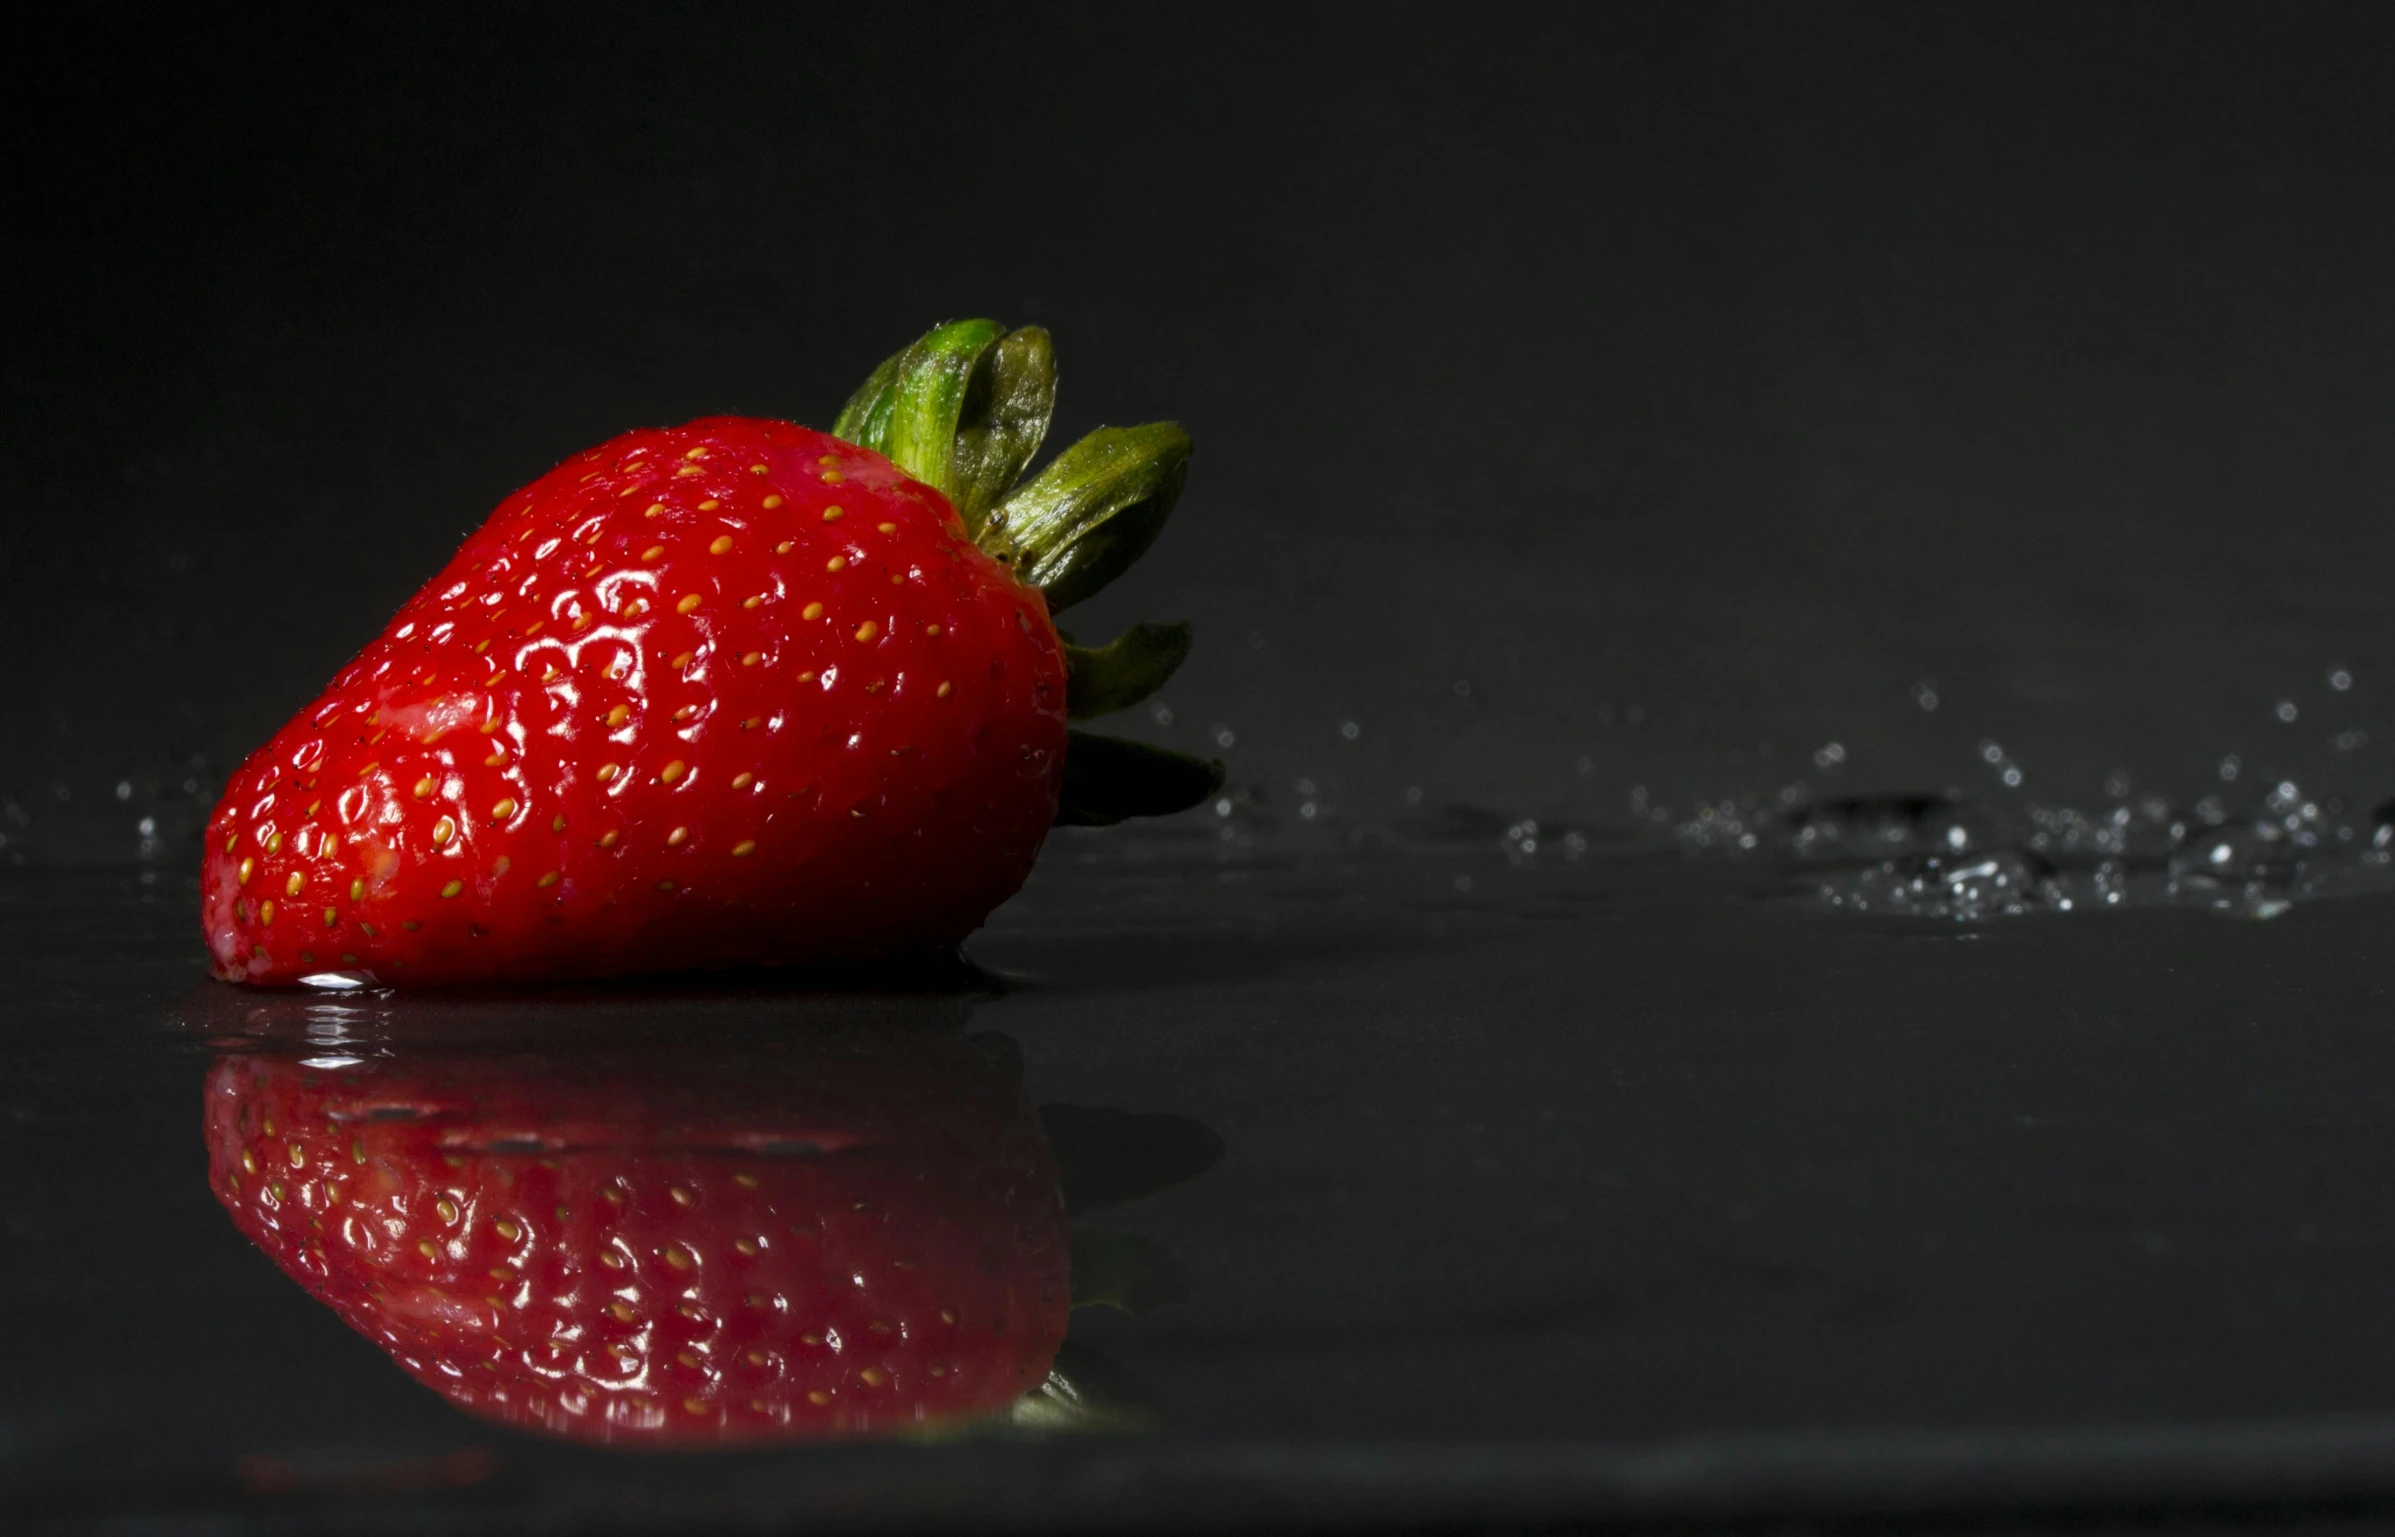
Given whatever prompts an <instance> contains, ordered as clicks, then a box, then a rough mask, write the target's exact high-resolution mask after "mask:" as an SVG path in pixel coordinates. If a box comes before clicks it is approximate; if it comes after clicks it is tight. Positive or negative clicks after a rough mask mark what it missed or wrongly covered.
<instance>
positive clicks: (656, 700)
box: [201, 322, 1220, 985]
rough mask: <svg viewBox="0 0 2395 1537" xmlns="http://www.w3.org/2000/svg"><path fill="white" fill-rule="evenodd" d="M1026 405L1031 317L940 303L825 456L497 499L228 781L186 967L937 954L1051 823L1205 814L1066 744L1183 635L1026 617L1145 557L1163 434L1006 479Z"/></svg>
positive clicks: (627, 450)
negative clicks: (948, 313)
mask: <svg viewBox="0 0 2395 1537" xmlns="http://www.w3.org/2000/svg"><path fill="white" fill-rule="evenodd" d="M1053 394H1054V363H1053V356H1052V353H1051V352H1050V350H1049V348H1048V345H1047V340H1046V337H1045V334H1044V333H1040V332H1037V331H1035V330H1022V331H1014V332H1007V331H1004V330H1003V328H999V327H997V326H996V325H995V324H994V323H992V322H961V323H957V324H953V325H948V326H943V327H939V328H936V329H935V330H934V331H933V332H931V333H930V334H929V335H928V336H927V337H926V338H924V339H923V340H922V341H920V342H918V343H916V344H915V345H914V346H913V347H910V348H908V349H906V350H905V351H904V352H901V353H900V354H898V355H897V356H896V357H894V358H893V359H891V360H890V361H889V362H888V363H885V364H884V365H883V367H882V369H881V370H879V371H877V372H876V374H875V375H874V378H873V379H872V380H870V381H868V383H867V385H866V387H865V389H863V390H861V391H860V392H859V395H858V398H857V400H854V401H852V402H851V403H850V406H849V409H848V410H846V411H844V412H843V413H842V417H841V421H840V423H839V424H838V425H839V427H840V432H841V435H834V434H830V433H824V432H818V431H815V430H812V429H809V428H805V427H800V426H796V425H793V424H791V423H787V422H778V421H769V420H763V419H757V418H747V417H714V418H708V419H705V420H701V421H696V422H692V423H689V424H687V425H685V426H682V427H678V428H671V429H660V430H644V431H638V432H632V433H627V434H625V435H624V436H622V437H619V438H616V439H614V440H613V441H611V442H608V443H604V444H601V445H600V446H598V447H597V448H594V449H591V450H589V451H588V452H586V453H583V454H580V455H577V456H575V457H574V458H572V459H570V460H568V461H567V462H566V463H564V464H562V465H560V466H558V467H557V468H556V469H554V470H552V471H550V472H549V473H548V474H547V475H544V476H542V477H541V478H540V479H538V480H536V481H534V482H533V483H532V484H531V485H529V486H526V487H525V488H524V489H522V490H521V491H518V492H517V493H515V494H514V495H513V496H511V497H509V498H508V499H507V500H506V501H505V502H503V503H502V504H501V505H500V506H499V508H498V510H497V511H496V512H494V513H493V514H492V515H491V517H490V519H489V520H488V521H487V522H486V523H485V524H484V525H483V526H482V527H481V528H480V529H479V530H478V531H476V532H475V533H474V534H473V535H472V536H471V537H469V538H468V539H467V541H466V543H465V544H464V546H463V547H462V548H461V549H460V550H459V551H458V552H457V554H456V556H455V557H453V558H452V560H451V561H450V562H449V564H448V566H447V567H445V568H444V569H443V570H442V571H441V572H440V573H439V574H438V575H437V576H435V577H434V578H433V579H432V580H431V581H430V582H428V583H427V584H426V585H425V587H424V588H423V589H422V590H421V591H419V592H418V593H417V594H416V596H415V597H414V598H412V599H411V600H410V601H409V602H408V603H407V605H406V606H405V607H403V608H402V609H401V610H400V612H399V613H398V614H397V615H396V616H395V617H394V618H393V619H392V620H391V622H390V624H389V625H388V627H386V628H385V630H384V631H383V633H382V634H381V635H380V636H378V637H377V638H376V639H375V640H374V641H373V642H372V643H371V644H370V645H369V646H368V647H367V648H366V650H365V651H364V652H363V653H361V654H360V655H359V656H358V658H357V659H356V660H355V661H353V662H352V663H351V664H350V665H349V666H347V667H345V668H343V669H342V670H341V672H340V673H339V674H337V675H336V676H335V677H334V679H333V680H332V683H331V684H330V685H329V686H328V687H327V689H326V690H325V692H324V693H323V695H322V696H320V697H319V698H318V699H317V700H315V701H314V702H313V703H311V704H310V705H309V706H308V707H307V708H305V709H303V710H302V711H301V712H300V713H299V714H298V715H297V716H295V717H294V718H293V719H292V720H291V722H290V723H289V724H287V725H286V726H285V727H284V728H283V729H282V730H281V731H280V732H278V733H277V734H276V735H275V736H274V738H273V739H272V740H270V741H269V742H268V743H267V744H266V745H265V746H264V747H263V748H261V749H259V750H258V752H256V753H255V754H253V755H252V756H251V757H250V759H249V760H248V761H247V762H245V763H244V764H243V765H242V767H241V768H240V770H239V771H238V772H237V773H236V774H235V775H234V777H233V780H232V783H231V785H230V787H229V788H228V789H227V791H226V793H225V796H224V798H223V800H222V802H221V803H220V804H219V805H218V807H217V809H216V812H215V814H214V816H213V817H212V818H211V819H210V822H209V824H208V830H207V833H206V838H207V850H206V855H205V860H204V864H203V868H202V872H201V902H202V922H203V929H204V932H205V937H206V939H207V943H208V947H209V952H210V955H211V957H212V959H213V962H214V969H215V971H216V974H217V975H218V976H220V977H222V978H224V979H226V980H229V981H239V982H251V983H265V984H292V983H298V982H302V981H306V980H309V979H318V980H323V981H333V982H340V983H346V984H351V985H357V984H379V985H407V984H436V983H476V982H504V981H524V980H534V979H545V978H558V977H571V976H604V975H615V974H623V973H631V972H643V971H664V970H682V969H703V968H719V967H728V966H790V965H822V964H846V963H856V962H865V961H873V960H879V959H883V958H887V957H891V956H899V955H907V954H916V953H925V952H932V951H937V950H940V949H943V948H947V947H953V946H954V945H955V944H957V943H958V942H959V941H960V940H962V939H963V938H964V937H965V936H966V935H967V934H968V933H970V932H971V931H972V930H973V929H974V928H976V927H977V926H979V925H980V924H981V922H982V921H983V920H984V919H985V918H986V917H987V916H988V914H989V913H990V911H991V910H992V909H993V908H995V907H996V906H997V905H998V904H999V903H1001V902H1003V901H1005V900H1006V899H1007V898H1008V897H1009V896H1011V895H1013V893H1014V892H1015V891H1016V890H1017V889H1018V888H1019V887H1020V886H1021V884H1022V882H1023V879H1024V877H1025V876H1026V875H1027V874H1028V873H1029V870H1030V868H1031V865H1032V862H1033V860H1034V859H1035V858H1036V857H1037V855H1038V853H1039V849H1040V845H1041V842H1042V840H1043V839H1044V837H1045V836H1046V832H1047V829H1048V828H1049V827H1050V826H1051V825H1052V824H1054V823H1056V822H1058V821H1068V822H1071V821H1080V822H1104V821H1111V820H1117V819H1119V818H1120V817H1122V816H1127V815H1149V814H1159V813H1162V812H1167V811H1172V810H1178V809H1181V808H1182V807H1185V806H1187V805H1190V804H1193V803H1195V801H1196V800H1198V799H1200V798H1202V797H1203V796H1204V795H1205V794H1208V793H1210V792H1211V791H1212V789H1213V788H1214V786H1215V785H1216V784H1217V783H1219V777H1220V776H1219V768H1218V767H1216V766H1213V765H1204V764H1196V763H1194V762H1193V761H1192V760H1186V759H1179V758H1177V757H1176V755H1172V754H1166V753H1161V752H1159V751H1157V750H1155V749H1151V748H1143V747H1140V746H1138V745H1137V744H1132V743H1123V742H1115V741H1112V740H1110V739H1107V738H1101V737H1089V736H1085V735H1084V734H1082V733H1079V732H1071V731H1068V729H1067V718H1068V716H1078V715H1087V714H1093V713H1099V712H1100V711H1102V710H1107V709H1119V708H1121V707H1123V706H1124V705H1125V704H1127V703H1130V702H1134V701H1136V700H1137V699H1138V698H1140V697H1144V695H1145V693H1146V692H1148V691H1150V690H1152V689H1153V688H1154V687H1156V686H1158V685H1159V684H1161V683H1162V682H1163V680H1164V678H1165V677H1167V676H1169V675H1170V673H1171V671H1172V669H1173V668H1174V667H1175V666H1177V665H1178V664H1179V662H1180V660H1181V658H1182V657H1183V656H1184V655H1185V654H1186V652H1187V649H1188V631H1187V627H1186V626H1178V627H1162V626H1138V627H1135V629H1134V630H1133V631H1132V632H1129V633H1128V634H1126V635H1125V636H1124V637H1123V638H1122V639H1121V640H1119V641H1117V642H1116V643H1115V644H1114V645H1112V646H1110V647H1107V648H1103V649H1099V650H1092V651H1082V650H1079V649H1078V648H1075V647H1073V646H1070V645H1069V644H1067V643H1066V641H1065V640H1064V639H1063V638H1062V637H1060V636H1059V634H1058V633H1057V631H1056V628H1055V626H1054V624H1053V622H1052V619H1051V616H1050V610H1051V606H1052V602H1053V604H1055V605H1056V606H1061V605H1062V604H1064V603H1067V602H1070V601H1075V600H1077V599H1078V598H1080V597H1082V596H1086V595H1087V593H1089V592H1092V591H1095V590H1096V588H1097V587H1098V586H1100V585H1103V583H1104V582H1105V581H1106V580H1109V579H1111V577H1112V576H1113V575H1114V574H1117V573H1119V571H1120V570H1121V569H1123V568H1124V567H1125V566H1127V565H1128V564H1129V562H1130V560H1131V559H1133V558H1135V557H1136V556H1137V555H1138V554H1139V553H1140V551H1142V550H1143V549H1144V548H1145V547H1146V545H1147V543H1148V542H1149V541H1151V540H1152V539H1153V538H1154V535H1155V531H1156V529H1157V528H1158V527H1160V526H1161V523H1162V521H1163V518H1164V516H1165V515H1166V514H1167V513H1168V512H1169V510H1170V507H1171V505H1172V502H1173V499H1174V497H1175V496H1176V495H1177V492H1178V489H1179V485H1180V478H1181V473H1182V468H1183V466H1184V464H1185V462H1186V458H1187V439H1186V437H1184V436H1182V435H1181V434H1180V433H1179V429H1177V428H1172V427H1170V426H1169V425H1160V426H1157V427H1151V428H1137V429H1129V430H1118V429H1101V430H1100V431H1099V432H1098V433H1094V434H1092V435H1091V436H1090V437H1089V438H1087V439H1084V440H1083V441H1082V442H1081V443H1078V444H1076V445H1074V446H1073V447H1072V448H1069V449H1067V450H1066V451H1065V452H1064V453H1063V454H1060V455H1059V456H1057V458H1056V459H1055V461H1053V462H1052V463H1051V465H1050V466H1049V467H1048V468H1047V469H1046V470H1044V471H1042V472H1041V473H1040V474H1039V475H1038V476H1037V477H1034V478H1033V479H1032V480H1030V481H1029V482H1027V483H1026V484H1024V485H1022V486H1020V487H1016V488H1014V489H1012V490H1011V491H1010V490H1009V489H1008V488H1009V487H1012V486H1013V485H1014V482H1015V480H1016V478H1017V477H1018V476H1019V475H1020V473H1021V471H1022V469H1023V467H1024V465H1025V464H1026V463H1027V462H1028V460H1029V458H1030V456H1031V454H1032V453H1033V451H1035V450H1036V448H1037V446H1038V443H1039V440H1040V437H1041V436H1042V435H1043V434H1044V432H1045V428H1046V422H1047V415H1048V410H1049V408H1050V406H1051V405H1052V402H1053ZM885 449H886V450H888V451H889V452H888V453H887V454H886V453H885V452H883V450H885ZM891 455H897V456H899V457H898V459H895V460H894V459H893V457H891ZM952 492H953V493H954V496H955V499H954V500H952V499H951V493H952ZM1060 803H1061V804H1060Z"/></svg>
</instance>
